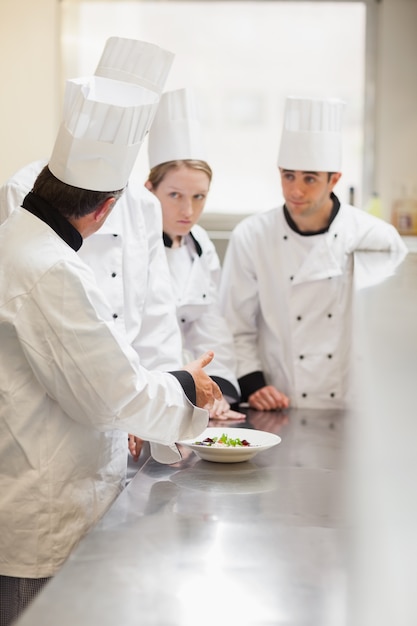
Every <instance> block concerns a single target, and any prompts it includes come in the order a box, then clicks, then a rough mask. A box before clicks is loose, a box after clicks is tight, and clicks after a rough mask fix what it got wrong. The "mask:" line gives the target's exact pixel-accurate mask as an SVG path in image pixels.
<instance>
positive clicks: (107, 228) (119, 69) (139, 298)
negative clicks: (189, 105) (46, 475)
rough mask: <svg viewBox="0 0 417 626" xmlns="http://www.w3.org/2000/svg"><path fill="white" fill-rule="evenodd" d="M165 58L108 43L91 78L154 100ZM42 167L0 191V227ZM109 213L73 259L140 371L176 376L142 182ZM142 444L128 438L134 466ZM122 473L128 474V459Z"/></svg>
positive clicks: (168, 311) (147, 49) (177, 346)
mask: <svg viewBox="0 0 417 626" xmlns="http://www.w3.org/2000/svg"><path fill="white" fill-rule="evenodd" d="M173 57H174V55H173V54H172V53H171V52H169V51H167V50H164V49H162V48H160V47H159V46H157V45H155V44H152V43H148V42H144V41H138V40H134V39H128V38H122V37H110V38H109V39H108V40H107V41H106V44H105V46H104V49H103V52H102V54H101V57H100V59H99V62H98V64H97V68H96V70H95V75H96V76H100V77H104V78H110V79H115V80H120V81H123V82H129V83H133V84H136V85H140V86H142V87H145V88H146V89H149V90H150V91H152V92H154V93H155V94H157V95H158V97H160V95H161V93H162V90H163V87H164V85H165V82H166V78H167V75H168V73H169V70H170V68H171V65H172V62H173ZM46 163H47V161H46V160H39V161H36V162H33V163H30V164H28V165H26V166H25V167H23V168H22V169H21V170H19V171H18V172H16V173H15V174H14V175H13V176H12V177H11V178H10V179H9V180H8V181H7V182H6V183H5V184H4V185H3V186H2V187H1V188H0V223H1V222H3V221H4V220H5V219H6V217H7V216H8V215H9V214H10V213H11V212H12V211H13V210H14V209H15V208H16V207H19V206H20V205H21V204H22V201H23V198H24V197H25V196H26V194H27V193H29V191H30V190H31V189H32V187H33V183H34V181H35V179H36V177H37V175H38V174H39V173H40V171H41V170H42V168H43V167H44V166H45V165H46ZM117 209H118V210H117V211H112V212H111V214H110V215H109V217H108V218H107V220H106V222H105V223H104V224H103V226H102V227H101V228H100V230H98V231H97V232H96V233H94V234H93V235H92V236H91V237H88V238H87V239H86V240H85V241H84V242H83V245H82V246H81V248H80V250H79V251H78V254H79V255H80V257H81V258H82V259H83V260H84V261H85V262H86V263H87V264H88V265H89V266H90V267H91V268H92V270H93V271H94V274H95V276H96V278H97V281H98V283H99V285H100V287H101V289H102V290H103V291H104V293H105V294H106V296H107V299H108V300H109V303H110V305H111V308H112V316H113V319H114V321H115V324H116V325H117V326H118V327H119V330H121V331H122V332H125V333H126V336H127V338H128V341H129V343H130V344H131V345H132V347H133V348H134V349H135V350H136V351H137V352H138V354H139V356H140V359H141V363H142V365H143V366H144V367H146V368H147V369H159V370H163V371H166V370H173V369H178V368H179V367H181V363H182V361H181V359H180V352H181V334H180V330H179V327H178V324H177V319H176V313H175V303H174V301H173V298H172V293H171V288H170V276H169V270H168V266H167V261H166V256H165V251H164V246H163V243H162V239H161V233H162V217H161V207H160V204H159V202H158V200H157V198H156V197H155V195H154V194H152V193H151V192H150V191H148V190H147V189H146V188H145V187H144V185H143V183H142V181H136V180H135V179H134V177H133V176H131V178H130V180H129V184H128V186H127V188H126V190H125V192H124V194H123V195H122V197H121V198H120V200H119V201H118V206H117ZM155 346H158V349H156V348H155ZM142 443H143V442H141V441H140V440H139V439H137V438H134V437H133V436H131V437H130V447H131V450H132V454H133V455H134V458H135V459H137V458H138V456H139V453H140V450H141V446H142ZM151 446H152V451H153V454H154V456H155V457H157V458H158V459H159V460H162V461H175V460H178V456H177V455H176V454H175V451H174V452H173V454H172V456H171V457H167V453H168V452H169V450H168V449H167V448H166V447H164V448H160V447H159V446H158V444H156V443H152V444H151ZM126 449H127V447H126ZM129 467H131V470H132V471H134V464H131V463H130V457H129Z"/></svg>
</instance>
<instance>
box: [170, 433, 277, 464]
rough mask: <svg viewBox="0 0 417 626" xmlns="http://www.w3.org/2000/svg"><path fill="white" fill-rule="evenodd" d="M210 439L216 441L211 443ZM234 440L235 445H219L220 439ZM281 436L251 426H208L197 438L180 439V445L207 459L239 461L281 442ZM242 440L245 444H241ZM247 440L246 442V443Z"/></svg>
mask: <svg viewBox="0 0 417 626" xmlns="http://www.w3.org/2000/svg"><path fill="white" fill-rule="evenodd" d="M207 439H210V440H211V441H213V442H214V444H213V445H210V441H208V442H207V441H205V440H207ZM221 439H223V440H226V442H229V441H234V443H235V445H219V443H218V440H221ZM280 441H281V437H278V435H274V434H272V433H267V432H265V431H263V430H253V429H251V428H206V430H205V431H204V432H202V433H201V435H199V436H198V437H196V438H195V439H186V440H184V441H179V442H178V443H179V444H180V445H184V446H187V447H189V448H191V449H192V450H194V452H195V453H196V454H197V455H198V456H199V457H200V458H201V459H203V460H205V461H213V462H215V463H239V462H241V461H247V460H249V459H251V458H253V457H254V456H255V455H256V454H259V452H262V451H263V450H268V448H271V447H272V446H276V445H277V444H278V443H280ZM238 442H242V443H243V444H244V445H240V444H239V443H238ZM245 442H246V443H245ZM247 444H249V445H247Z"/></svg>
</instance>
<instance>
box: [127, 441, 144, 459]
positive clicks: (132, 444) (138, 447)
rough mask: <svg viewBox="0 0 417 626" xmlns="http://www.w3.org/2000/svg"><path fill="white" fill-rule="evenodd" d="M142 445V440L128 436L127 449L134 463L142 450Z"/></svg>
mask: <svg viewBox="0 0 417 626" xmlns="http://www.w3.org/2000/svg"><path fill="white" fill-rule="evenodd" d="M143 443H144V442H143V439H140V438H139V437H135V435H129V438H128V448H129V452H130V454H131V455H132V457H133V460H134V461H137V460H138V458H139V456H140V453H141V451H142V448H143Z"/></svg>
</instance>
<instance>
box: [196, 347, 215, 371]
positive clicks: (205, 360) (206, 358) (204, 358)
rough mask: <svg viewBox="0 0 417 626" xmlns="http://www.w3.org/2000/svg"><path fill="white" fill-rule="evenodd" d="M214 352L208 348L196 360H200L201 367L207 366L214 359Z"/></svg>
mask: <svg viewBox="0 0 417 626" xmlns="http://www.w3.org/2000/svg"><path fill="white" fill-rule="evenodd" d="M213 357H214V352H212V350H208V351H207V352H205V353H204V354H202V355H201V356H199V357H198V358H197V359H196V361H197V362H199V365H200V367H206V365H208V364H209V363H211V361H212V360H213Z"/></svg>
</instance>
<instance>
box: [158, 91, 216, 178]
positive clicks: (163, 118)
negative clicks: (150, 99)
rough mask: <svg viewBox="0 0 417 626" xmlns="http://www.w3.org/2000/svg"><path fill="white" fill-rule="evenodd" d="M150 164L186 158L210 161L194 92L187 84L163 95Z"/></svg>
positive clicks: (159, 106)
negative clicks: (207, 156)
mask: <svg viewBox="0 0 417 626" xmlns="http://www.w3.org/2000/svg"><path fill="white" fill-rule="evenodd" d="M148 156H149V166H150V168H151V169H152V168H153V167H155V165H159V164H161V163H167V162H168V161H177V160H181V161H182V160H185V159H197V160H200V161H205V160H206V151H205V148H204V142H203V134H202V128H201V123H200V120H199V115H198V110H197V102H196V99H195V94H194V91H193V90H192V89H191V88H189V87H187V88H183V89H176V90H174V91H167V92H165V93H164V94H162V96H161V101H160V103H159V105H158V109H157V111H156V115H155V119H154V121H153V123H152V126H151V129H150V131H149V137H148Z"/></svg>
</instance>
